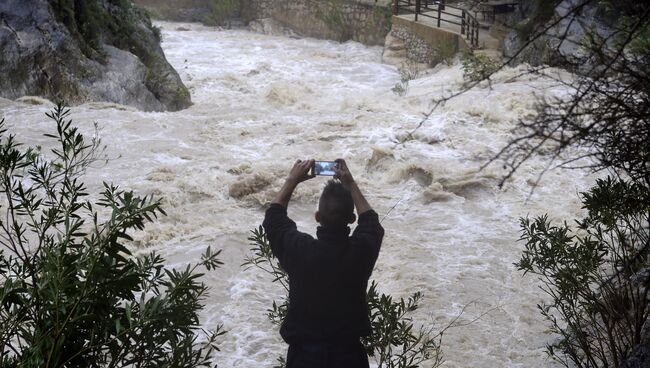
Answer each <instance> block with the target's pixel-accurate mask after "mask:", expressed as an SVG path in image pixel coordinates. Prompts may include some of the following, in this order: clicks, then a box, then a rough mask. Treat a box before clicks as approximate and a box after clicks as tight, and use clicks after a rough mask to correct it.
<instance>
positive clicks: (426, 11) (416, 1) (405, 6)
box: [393, 0, 479, 47]
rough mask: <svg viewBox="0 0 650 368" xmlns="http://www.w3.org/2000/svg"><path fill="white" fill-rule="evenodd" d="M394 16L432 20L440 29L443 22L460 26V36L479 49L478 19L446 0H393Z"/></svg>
mask: <svg viewBox="0 0 650 368" xmlns="http://www.w3.org/2000/svg"><path fill="white" fill-rule="evenodd" d="M453 11H455V12H453ZM458 13H460V14H458ZM393 14H395V15H400V14H415V21H416V22H417V21H418V17H427V18H431V19H433V20H434V24H435V25H436V26H437V27H438V28H440V27H441V24H442V23H443V22H444V23H448V24H454V25H457V26H460V34H461V35H463V36H465V38H466V39H467V40H468V41H469V43H470V45H471V46H472V47H478V30H479V23H478V21H477V20H476V17H474V16H473V15H472V14H471V13H470V12H469V11H467V10H465V9H462V8H457V7H454V6H451V5H446V4H445V2H444V0H393Z"/></svg>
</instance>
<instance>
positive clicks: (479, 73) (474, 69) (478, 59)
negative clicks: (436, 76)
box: [462, 51, 500, 82]
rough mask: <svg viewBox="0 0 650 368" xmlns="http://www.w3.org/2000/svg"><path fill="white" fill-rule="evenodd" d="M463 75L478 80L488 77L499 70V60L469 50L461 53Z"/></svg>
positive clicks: (471, 79)
mask: <svg viewBox="0 0 650 368" xmlns="http://www.w3.org/2000/svg"><path fill="white" fill-rule="evenodd" d="M462 61H463V77H464V78H465V79H467V80H469V81H473V82H478V81H480V80H483V79H485V78H488V77H489V76H490V75H492V74H493V73H494V72H496V71H497V70H499V66H500V65H499V62H498V61H497V60H495V59H492V58H490V57H489V56H486V55H483V54H475V53H473V52H471V51H466V52H464V53H463V57H462Z"/></svg>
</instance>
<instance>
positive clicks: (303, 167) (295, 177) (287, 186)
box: [271, 160, 315, 208]
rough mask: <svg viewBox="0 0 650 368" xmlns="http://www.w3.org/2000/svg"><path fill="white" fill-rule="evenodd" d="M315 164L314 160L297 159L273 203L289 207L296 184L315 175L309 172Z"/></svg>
mask: <svg viewBox="0 0 650 368" xmlns="http://www.w3.org/2000/svg"><path fill="white" fill-rule="evenodd" d="M313 165H314V160H305V161H302V160H298V161H296V163H295V164H293V167H292V168H291V171H290V172H289V176H288V177H287V180H286V181H285V182H284V185H283V186H282V189H280V192H279V193H278V194H277V195H276V196H275V198H274V199H273V201H271V203H277V204H279V205H282V206H283V207H284V208H287V206H288V205H289V200H290V199H291V195H292V194H293V190H294V189H296V186H297V185H298V184H300V183H302V182H303V181H305V180H309V179H311V178H313V177H314V176H315V175H313V174H310V173H309V170H310V169H311V167H312V166H313Z"/></svg>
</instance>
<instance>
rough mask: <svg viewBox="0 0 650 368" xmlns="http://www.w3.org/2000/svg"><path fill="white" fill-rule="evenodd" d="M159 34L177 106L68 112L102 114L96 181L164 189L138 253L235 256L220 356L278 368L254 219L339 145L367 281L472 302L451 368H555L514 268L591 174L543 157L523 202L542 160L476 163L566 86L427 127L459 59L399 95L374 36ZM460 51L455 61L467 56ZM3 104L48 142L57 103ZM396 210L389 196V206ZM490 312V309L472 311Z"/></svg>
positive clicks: (176, 259) (453, 346) (427, 299)
mask: <svg viewBox="0 0 650 368" xmlns="http://www.w3.org/2000/svg"><path fill="white" fill-rule="evenodd" d="M160 26H161V27H162V30H163V39H164V41H163V48H164V50H165V53H166V55H167V58H168V59H169V61H170V62H171V63H172V65H173V66H174V67H175V68H176V69H177V70H178V71H179V73H180V75H181V78H182V79H183V80H184V82H185V84H186V85H187V86H188V88H189V89H190V92H191V94H192V100H193V102H194V105H193V106H192V107H190V108H189V109H187V110H184V111H180V112H175V113H145V112H140V111H137V110H134V109H132V108H130V107H125V106H119V105H113V104H107V103H87V104H84V105H81V106H77V107H74V108H73V109H72V118H73V120H74V121H75V123H76V124H77V125H78V126H80V127H81V128H82V129H83V130H84V131H86V132H88V133H92V131H93V123H94V122H97V123H98V124H99V126H100V127H101V131H100V134H101V137H102V139H103V142H104V143H105V144H106V145H107V146H108V154H109V156H110V157H111V160H110V162H109V163H108V164H106V165H101V166H97V167H95V168H92V169H91V170H90V171H89V172H88V175H87V177H86V180H87V183H88V185H89V187H90V188H91V190H94V191H97V189H98V188H99V186H100V185H101V182H102V181H111V182H114V183H116V184H120V185H121V186H122V187H124V188H132V189H134V190H135V191H137V192H138V193H139V194H155V195H156V196H160V197H162V198H163V199H164V203H165V209H166V211H167V213H168V216H166V217H163V218H161V219H160V220H159V221H158V222H157V223H154V224H151V225H149V226H148V227H147V229H146V231H145V232H142V233H138V234H136V236H135V238H136V241H135V242H134V244H133V245H132V246H133V247H134V249H137V250H138V251H140V252H142V251H150V250H154V249H155V250H157V251H159V252H161V253H162V254H164V255H165V256H167V257H168V259H169V262H170V264H172V265H183V264H184V263H185V262H189V261H194V260H197V259H198V257H199V256H200V253H201V252H202V251H203V250H204V249H205V247H207V246H208V245H210V246H212V247H213V248H221V249H223V260H224V261H225V265H224V267H223V268H222V269H220V270H218V271H217V272H212V273H209V274H208V275H207V276H206V282H207V283H208V284H209V285H210V286H211V287H212V293H211V295H210V298H209V299H208V300H207V301H206V308H205V313H204V324H205V326H207V327H214V326H216V325H217V324H219V323H223V324H224V326H225V328H226V329H227V330H229V333H228V334H227V335H226V336H225V338H224V340H223V343H222V345H221V352H220V353H219V354H218V355H217V362H218V363H219V366H220V367H245V368H258V367H272V366H273V364H274V363H275V360H276V358H277V357H278V356H280V355H283V354H285V349H286V346H285V345H284V343H283V342H282V340H281V339H280V336H279V334H278V331H277V328H276V327H274V326H272V325H271V324H270V322H269V321H268V320H267V317H266V309H267V308H269V307H270V305H271V301H272V299H273V298H279V297H280V295H281V293H282V290H281V289H280V287H279V286H278V285H274V284H271V282H270V279H269V277H267V276H266V275H265V274H263V273H261V272H259V271H256V270H244V269H242V268H241V267H240V265H241V263H242V262H243V260H244V257H245V255H246V254H247V253H248V249H249V245H248V241H247V240H246V238H247V236H248V233H249V231H250V230H251V229H253V228H255V227H256V226H258V225H259V224H260V223H261V221H262V218H263V214H264V209H265V205H267V204H268V203H269V202H270V200H271V199H272V197H273V195H274V194H275V192H276V190H278V189H279V187H280V186H281V184H282V182H283V180H284V177H285V176H286V174H287V172H288V169H289V168H290V166H291V164H292V163H293V162H294V161H295V160H296V159H298V158H303V159H304V158H315V159H321V160H333V159H335V158H338V157H342V158H345V159H346V160H347V161H348V165H349V166H350V168H351V171H352V173H353V175H354V176H355V178H356V180H357V181H358V183H359V186H360V187H361V189H362V191H363V192H364V193H365V194H366V196H367V198H368V200H369V202H370V204H371V205H372V206H373V207H374V208H375V209H376V210H377V212H378V213H379V215H380V218H383V226H384V228H385V229H386V236H385V239H384V243H383V247H382V250H381V254H380V256H379V260H378V262H377V267H376V269H375V271H374V273H373V278H374V279H376V280H377V281H378V282H379V284H380V289H381V291H382V292H386V293H391V294H393V295H394V296H407V295H410V294H411V293H413V292H416V291H421V292H422V293H423V294H424V298H423V300H422V302H421V307H420V309H419V310H418V311H417V312H416V313H415V314H414V320H415V321H416V322H417V323H418V324H425V325H426V326H431V325H433V326H435V328H442V327H444V326H445V325H446V324H448V323H449V322H450V321H451V320H452V319H453V318H454V317H455V316H457V315H458V314H459V313H460V312H461V310H462V309H463V307H465V306H467V307H466V309H465V312H464V314H463V315H462V316H461V317H460V319H459V323H460V324H461V326H459V327H456V328H453V329H450V330H448V331H447V332H446V333H445V336H444V339H443V351H444V355H445V360H446V363H445V367H458V368H461V367H463V368H464V367H495V368H497V367H540V366H552V365H553V364H552V363H551V362H549V361H548V360H546V357H545V354H544V346H545V343H546V342H547V341H548V339H549V338H550V336H548V335H546V334H545V326H544V322H543V320H542V319H541V317H540V316H539V313H538V311H537V309H536V304H537V303H538V302H539V301H540V299H541V297H542V295H541V292H540V290H539V289H538V288H537V286H536V284H535V282H534V280H533V279H532V278H530V277H526V278H522V274H521V273H520V272H518V271H517V270H516V269H515V267H514V266H513V262H515V261H517V260H518V257H519V254H520V252H521V249H522V246H523V245H522V244H521V243H518V242H517V239H518V237H519V228H518V218H519V217H521V216H526V215H527V214H531V215H534V214H541V213H544V212H548V213H549V216H550V217H551V218H553V219H564V218H567V219H570V218H572V217H573V216H576V215H577V214H579V212H580V207H579V202H578V201H577V195H576V193H577V192H578V191H580V190H582V189H585V188H586V187H587V186H588V185H589V182H590V180H591V178H589V177H587V176H586V175H583V173H581V172H578V171H557V170H555V171H550V172H549V173H548V174H547V175H546V176H544V177H543V179H542V180H541V182H540V185H539V187H538V188H537V190H536V191H535V192H534V194H533V195H532V196H531V197H530V199H529V200H528V201H526V199H527V197H528V195H529V193H530V190H531V185H532V183H533V182H534V181H535V180H536V178H537V174H538V173H539V171H540V170H541V169H543V167H544V164H545V161H543V160H542V159H541V158H534V159H532V160H531V161H530V162H528V163H527V164H526V165H524V166H523V167H522V169H521V170H520V171H519V172H518V173H517V174H516V175H515V177H514V178H513V179H512V180H510V181H508V182H507V183H506V184H505V186H504V187H503V189H499V188H498V181H499V177H500V175H502V174H503V172H502V171H501V168H500V167H499V165H494V166H490V167H488V168H487V169H485V170H483V171H480V172H479V171H478V168H479V166H480V165H481V164H483V163H484V162H485V160H486V159H488V158H489V157H491V156H492V155H493V154H494V153H495V152H497V151H498V149H499V148H501V147H502V146H503V144H505V142H506V141H507V140H508V138H509V137H510V135H509V130H510V128H512V126H513V125H514V123H515V122H516V121H517V119H520V118H523V119H526V118H527V117H529V116H530V114H531V113H532V111H533V110H532V108H533V103H534V101H535V94H540V93H542V94H544V93H546V94H548V93H555V94H559V93H563V91H562V90H560V89H556V88H551V87H550V86H551V84H550V82H549V81H547V80H544V79H542V78H538V77H527V78H519V79H517V80H510V78H511V77H513V76H515V75H516V74H518V73H519V72H520V71H521V70H518V69H509V70H506V71H503V72H501V73H500V74H499V75H498V76H497V77H496V82H495V83H494V84H493V86H492V88H488V87H482V88H478V89H475V90H473V91H470V92H468V93H466V94H464V95H462V96H460V97H458V98H456V99H454V100H452V101H450V102H449V103H447V104H446V105H445V106H443V107H442V108H440V109H438V110H437V111H436V112H435V113H434V114H433V116H432V117H431V118H430V119H429V120H428V121H426V122H425V123H424V125H423V126H422V127H421V128H420V129H419V130H417V131H416V132H415V133H414V135H413V137H409V136H408V132H410V131H411V130H413V129H414V128H415V127H416V126H417V125H418V123H419V122H420V120H421V118H422V113H423V112H426V111H428V110H429V109H430V108H431V100H432V99H433V98H435V97H439V96H441V95H443V94H445V93H449V91H452V90H456V89H459V88H460V87H461V86H462V83H463V79H462V69H461V68H460V66H459V65H454V66H446V65H442V66H439V67H437V68H436V69H434V70H432V71H430V72H428V73H426V74H424V75H422V76H420V77H419V78H417V79H415V80H412V81H411V82H410V83H409V89H408V92H407V93H406V95H405V96H398V95H396V94H394V93H393V92H392V91H391V88H392V87H393V86H394V85H395V83H397V82H398V81H399V73H398V70H397V68H396V67H394V66H390V65H386V64H382V63H381V52H382V49H381V48H378V47H366V46H363V45H361V44H358V43H354V42H348V43H343V44H340V43H336V42H331V41H323V40H315V39H294V38H285V37H276V36H267V35H260V34H255V33H250V32H248V31H245V30H218V29H215V28H209V27H203V26H200V25H195V24H176V23H161V24H160ZM457 64H458V63H457ZM31 102H32V103H33V104H27V103H21V102H14V101H8V100H0V109H1V112H2V115H3V116H4V117H5V118H6V120H7V123H8V125H9V126H10V128H11V129H12V131H14V132H16V133H17V134H18V136H19V139H20V140H22V141H24V142H26V143H29V144H44V145H46V143H45V138H43V137H42V133H45V132H51V131H52V129H53V123H52V122H51V121H49V120H47V118H46V117H45V115H44V113H45V112H46V111H48V109H49V108H50V107H51V105H50V104H49V103H48V102H47V101H42V100H39V99H31ZM324 183H325V179H323V178H316V179H313V180H310V181H308V182H305V183H303V184H302V185H301V186H300V187H299V188H298V190H297V191H296V193H295V195H294V198H293V200H292V202H291V204H290V208H289V214H290V216H291V217H292V218H293V219H295V220H296V222H297V223H298V226H299V227H300V229H302V230H303V231H306V232H309V233H312V234H314V233H315V227H316V223H315V221H314V219H313V212H314V210H315V208H316V206H317V199H318V196H319V193H320V190H321V189H322V187H323V185H324ZM391 209H392V210H391ZM485 312H488V313H487V314H485V315H484V316H482V317H481V318H480V319H478V320H476V321H474V322H472V323H469V322H470V321H472V320H474V319H476V318H477V317H479V316H480V315H482V314H484V313H485Z"/></svg>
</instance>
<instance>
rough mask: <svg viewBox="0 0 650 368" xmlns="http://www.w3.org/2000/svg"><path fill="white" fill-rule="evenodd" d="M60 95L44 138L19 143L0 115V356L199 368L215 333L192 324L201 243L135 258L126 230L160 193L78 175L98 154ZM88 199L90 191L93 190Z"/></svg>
mask: <svg viewBox="0 0 650 368" xmlns="http://www.w3.org/2000/svg"><path fill="white" fill-rule="evenodd" d="M68 116H69V110H67V109H65V108H64V107H63V106H61V105H59V106H57V107H56V109H55V110H54V111H53V112H52V113H50V114H48V117H50V118H51V119H52V120H53V121H54V122H55V123H56V129H55V130H54V132H53V133H52V134H46V137H49V138H51V139H52V140H53V143H54V144H55V146H54V148H53V149H52V150H51V151H50V152H47V153H43V152H41V150H40V149H39V148H38V147H37V148H23V146H21V145H20V143H18V142H17V141H16V139H15V136H14V135H12V134H8V133H7V128H6V126H5V125H4V120H3V121H2V122H0V191H1V193H2V196H1V199H0V206H1V208H2V210H3V211H4V213H3V215H2V216H1V218H0V321H2V323H0V366H1V367H64V366H65V367H197V366H209V365H211V360H212V354H213V352H214V350H215V349H217V345H216V342H217V338H218V336H220V335H222V334H223V333H224V331H223V330H222V329H221V326H219V327H218V328H217V329H216V331H204V330H203V329H201V327H200V324H199V316H198V312H199V311H200V310H201V309H202V307H203V305H202V302H203V300H204V299H205V296H206V293H207V291H208V288H207V287H206V286H205V285H204V284H203V283H202V282H201V281H200V278H201V276H202V274H201V273H199V269H200V268H205V269H207V270H213V269H215V268H216V267H218V266H219V265H221V262H220V261H219V259H218V258H217V257H218V255H219V252H212V251H211V250H210V248H208V250H207V251H206V252H205V254H203V257H202V260H201V261H200V262H198V263H196V264H192V265H188V266H187V267H186V268H183V269H180V270H176V269H168V268H166V267H165V266H164V259H163V258H162V257H161V256H159V255H157V254H155V253H154V252H151V253H149V254H147V255H144V256H141V257H135V256H133V255H132V254H131V252H130V251H129V249H128V248H127V247H126V246H125V242H128V241H130V240H131V235H130V234H131V233H132V232H133V231H135V230H142V229H143V228H144V226H145V224H146V223H147V222H149V221H152V220H153V219H155V218H156V217H157V216H158V215H163V214H164V211H163V209H162V208H161V205H160V201H159V200H155V199H153V198H152V197H149V196H146V197H139V196H137V195H135V194H134V193H133V192H131V191H125V190H122V189H119V188H118V187H117V186H114V185H112V184H106V183H105V184H104V189H103V191H102V192H101V193H99V194H98V195H90V193H88V191H87V189H86V187H85V186H84V183H83V181H82V176H83V174H84V171H85V169H86V168H87V167H88V166H89V165H90V164H92V163H93V162H96V161H97V160H98V159H100V158H102V157H103V156H102V155H103V148H102V146H101V143H100V141H99V140H98V139H95V138H93V139H92V140H90V141H88V140H87V139H86V138H85V137H84V136H83V135H82V134H81V133H79V131H78V130H77V129H76V128H75V127H73V126H72V122H71V121H70V120H69V119H68ZM95 198H96V199H95Z"/></svg>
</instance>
